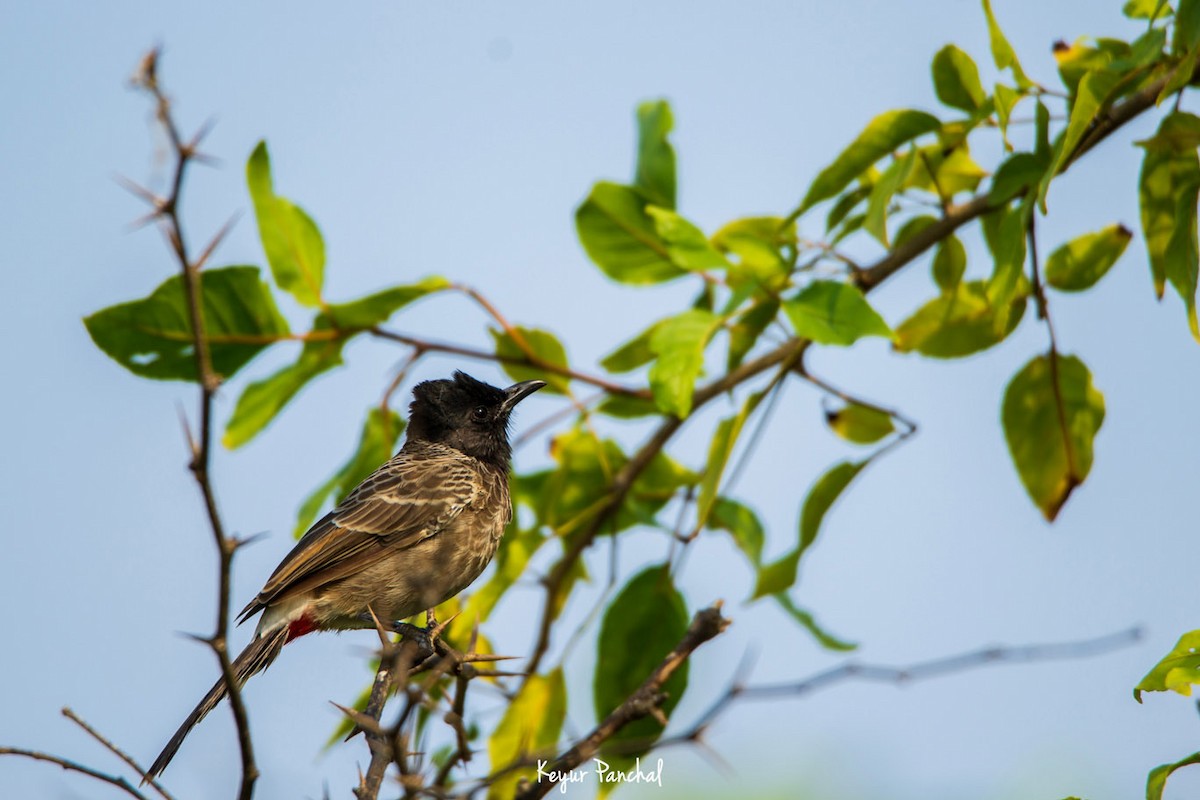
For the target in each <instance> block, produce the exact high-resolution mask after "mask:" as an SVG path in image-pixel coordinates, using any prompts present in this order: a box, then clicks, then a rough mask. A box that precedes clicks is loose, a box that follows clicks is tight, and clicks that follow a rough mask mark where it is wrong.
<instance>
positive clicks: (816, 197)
mask: <svg viewBox="0 0 1200 800" xmlns="http://www.w3.org/2000/svg"><path fill="white" fill-rule="evenodd" d="M940 125H941V122H939V121H938V118H937V117H935V116H933V115H931V114H926V113H925V112H923V111H913V110H909V109H901V110H896V111H887V112H885V113H883V114H880V115H879V116H877V117H875V119H873V120H871V122H870V123H869V124H868V125H867V127H866V128H864V129H863V131H862V133H860V134H859V135H858V138H856V139H855V140H854V141H853V142H852V143H851V144H850V146H849V147H847V148H846V149H845V150H843V151H842V153H841V154H840V155H839V156H838V157H837V158H836V159H834V162H833V163H832V164H830V165H829V166H828V167H826V168H825V169H824V170H822V171H821V173H820V174H819V175H817V177H816V180H814V181H813V184H812V186H811V187H809V189H808V193H807V194H806V195H805V196H804V200H802V201H801V203H800V207H799V208H798V209H797V210H796V216H799V215H800V214H803V213H804V212H805V211H807V210H808V209H809V208H811V207H812V206H814V205H816V204H817V203H819V202H821V201H822V200H826V199H828V198H830V197H833V196H834V195H836V194H837V193H838V192H840V191H842V189H845V188H846V187H847V186H848V185H849V184H850V182H851V181H852V180H854V179H855V178H857V177H858V176H859V175H861V174H862V172H863V171H864V170H866V169H867V168H868V167H870V166H871V165H872V164H874V163H875V162H876V161H878V160H879V159H881V158H883V157H884V156H886V155H889V154H890V153H892V151H894V150H897V149H899V147H900V146H901V145H902V144H904V143H905V142H909V141H912V140H913V139H915V138H917V137H918V136H921V135H922V134H925V133H929V132H930V131H935V130H937V129H938V127H939V126H940Z"/></svg>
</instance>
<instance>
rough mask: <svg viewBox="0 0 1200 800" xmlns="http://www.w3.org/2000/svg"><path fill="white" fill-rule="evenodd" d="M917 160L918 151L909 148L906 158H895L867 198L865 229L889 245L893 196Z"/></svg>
mask: <svg viewBox="0 0 1200 800" xmlns="http://www.w3.org/2000/svg"><path fill="white" fill-rule="evenodd" d="M916 160H917V151H916V150H915V149H912V150H909V151H908V155H906V156H905V157H904V158H898V159H894V160H893V161H892V163H891V164H890V165H889V166H888V168H887V169H886V170H885V171H884V173H883V175H882V176H881V177H880V178H879V180H878V181H876V182H875V188H873V189H872V190H871V196H870V198H869V199H868V200H867V216H866V218H865V219H864V220H863V230H865V231H866V232H867V233H869V234H871V235H872V236H874V237H875V238H876V239H878V240H879V241H880V243H882V244H883V246H884V247H887V246H888V235H887V214H888V206H890V205H891V203H892V196H893V195H894V194H896V192H897V190H899V188H900V187H901V186H902V185H903V184H904V181H905V180H907V178H908V175H909V173H910V172H912V168H913V164H914V163H916Z"/></svg>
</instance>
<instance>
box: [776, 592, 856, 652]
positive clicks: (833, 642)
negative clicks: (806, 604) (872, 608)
mask: <svg viewBox="0 0 1200 800" xmlns="http://www.w3.org/2000/svg"><path fill="white" fill-rule="evenodd" d="M771 596H772V597H774V598H775V600H776V601H777V602H778V603H779V605H780V607H781V608H782V609H783V610H784V611H786V612H787V613H788V616H790V617H791V618H792V619H794V620H795V621H796V622H798V623H800V625H801V626H802V627H803V628H805V629H806V630H807V631H808V632H809V633H811V634H812V636H813V638H814V639H816V640H817V643H818V644H820V645H821V646H822V647H824V648H825V649H826V650H837V651H840V652H845V651H847V650H856V649H858V645H857V644H855V643H854V642H847V641H845V640H844V639H839V638H837V637H836V636H834V635H833V634H831V633H829V632H828V631H826V630H825V629H824V628H822V627H821V626H820V625H818V624H817V620H816V618H815V617H813V615H812V614H811V613H810V612H808V611H805V610H804V609H802V608H800V607H798V606H797V605H796V604H795V603H794V602H792V598H791V597H789V596H788V594H787V592H779V593H778V594H774V595H771Z"/></svg>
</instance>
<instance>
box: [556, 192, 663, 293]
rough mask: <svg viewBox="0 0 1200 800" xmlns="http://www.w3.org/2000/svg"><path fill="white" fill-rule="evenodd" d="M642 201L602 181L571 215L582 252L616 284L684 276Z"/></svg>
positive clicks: (645, 203) (635, 194) (642, 198)
mask: <svg viewBox="0 0 1200 800" xmlns="http://www.w3.org/2000/svg"><path fill="white" fill-rule="evenodd" d="M647 203H648V200H647V198H646V197H645V195H643V194H642V193H640V192H639V191H638V190H637V189H633V188H631V187H629V186H620V185H618V184H615V183H608V182H606V181H601V182H600V183H597V184H596V185H595V186H593V187H592V192H591V194H589V195H588V197H587V199H586V200H584V201H583V204H582V205H580V206H579V209H578V210H577V211H576V212H575V228H576V231H577V232H578V234H579V241H580V243H582V244H583V249H584V250H586V251H587V254H588V257H589V258H591V259H592V261H594V262H595V263H596V265H597V266H599V267H600V269H601V270H602V271H603V272H604V274H605V275H607V276H608V277H610V278H612V279H613V280H615V281H620V282H621V283H628V284H634V285H638V284H651V283H662V282H663V281H668V280H671V279H672V278H677V277H679V276H680V275H685V274H687V273H686V272H685V271H684V270H682V269H680V268H679V267H677V266H676V265H675V263H674V262H673V261H672V260H671V256H670V253H668V252H667V244H666V242H664V241H663V240H662V239H661V238H660V237H659V235H658V232H657V231H656V230H655V228H654V220H652V219H651V218H650V216H649V215H648V214H647V213H646V205H647Z"/></svg>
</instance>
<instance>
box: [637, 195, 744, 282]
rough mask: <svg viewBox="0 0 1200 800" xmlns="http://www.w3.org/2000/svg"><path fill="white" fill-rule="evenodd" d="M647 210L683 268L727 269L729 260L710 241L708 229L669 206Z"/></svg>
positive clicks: (655, 228)
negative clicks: (696, 224) (701, 227)
mask: <svg viewBox="0 0 1200 800" xmlns="http://www.w3.org/2000/svg"><path fill="white" fill-rule="evenodd" d="M646 213H647V214H649V215H650V218H651V219H653V220H654V230H655V232H656V233H657V234H658V237H659V238H660V239H662V240H663V242H665V243H666V246H667V255H668V256H669V257H670V259H671V262H672V263H673V264H675V266H677V267H679V268H680V269H686V270H688V271H689V272H703V271H704V270H709V269H725V268H726V267H728V266H729V262H728V261H726V260H725V257H724V256H722V255H721V254H720V253H719V252H717V249H716V248H715V247H713V246H712V244H711V243H710V242H709V241H708V237H707V236H705V235H704V231H702V230H700V229H699V228H697V227H696V226H695V225H693V224H692V223H691V222H689V221H688V220H686V219H684V218H683V217H682V216H680V215H679V214H677V213H676V212H674V211H672V210H671V209H669V208H661V207H659V206H653V205H652V206H646Z"/></svg>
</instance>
